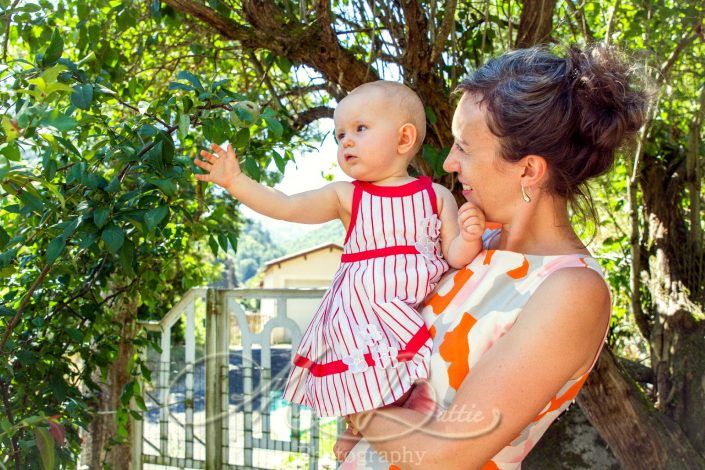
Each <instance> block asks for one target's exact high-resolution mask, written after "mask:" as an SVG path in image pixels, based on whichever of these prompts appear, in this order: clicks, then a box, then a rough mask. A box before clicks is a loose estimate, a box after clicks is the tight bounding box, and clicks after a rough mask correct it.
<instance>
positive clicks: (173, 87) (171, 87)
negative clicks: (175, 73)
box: [167, 82, 194, 91]
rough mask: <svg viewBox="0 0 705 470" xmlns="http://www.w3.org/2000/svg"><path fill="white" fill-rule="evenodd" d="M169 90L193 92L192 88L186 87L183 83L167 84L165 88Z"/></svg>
mask: <svg viewBox="0 0 705 470" xmlns="http://www.w3.org/2000/svg"><path fill="white" fill-rule="evenodd" d="M167 88H168V89H169V90H184V91H193V90H194V88H193V87H192V86H191V85H186V84H185V83H179V82H169V86H168V87H167Z"/></svg>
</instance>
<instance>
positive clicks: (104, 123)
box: [0, 1, 301, 469]
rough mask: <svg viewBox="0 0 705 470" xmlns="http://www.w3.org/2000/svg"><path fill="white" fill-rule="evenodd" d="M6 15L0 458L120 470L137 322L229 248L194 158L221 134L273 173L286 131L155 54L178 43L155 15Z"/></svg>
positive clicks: (21, 7)
mask: <svg viewBox="0 0 705 470" xmlns="http://www.w3.org/2000/svg"><path fill="white" fill-rule="evenodd" d="M2 6H3V15H4V21H2V22H1V24H2V26H1V27H2V30H1V33H2V37H3V38H4V42H3V44H4V48H3V59H4V64H3V67H2V70H0V94H1V96H2V117H1V118H0V119H1V120H2V128H1V129H2V130H1V133H0V154H1V155H2V157H0V185H1V186H2V191H0V196H2V198H1V199H0V209H1V210H0V272H1V273H2V276H1V278H2V283H1V284H0V296H1V297H0V298H1V299H2V301H1V304H0V332H1V333H0V358H1V359H0V403H1V405H0V456H1V457H0V458H1V460H0V462H1V463H2V467H5V466H14V468H16V469H19V468H28V467H29V468H36V467H39V466H40V465H41V466H43V467H44V468H53V466H54V464H55V463H57V460H58V462H61V463H62V465H66V466H68V465H71V464H72V463H74V462H75V460H76V457H77V455H78V452H79V451H80V450H81V448H82V447H83V448H84V449H90V450H92V452H90V453H89V454H87V455H86V459H87V463H89V464H90V465H91V467H92V468H98V467H101V466H102V463H103V462H105V463H106V464H108V465H111V466H113V467H121V466H123V465H124V462H125V461H126V460H125V446H124V445H122V446H121V444H124V443H125V442H126V439H127V437H128V435H129V417H130V415H131V412H130V406H131V402H133V401H134V404H135V405H136V406H138V407H141V408H144V403H143V402H142V399H141V394H140V390H141V387H142V384H143V382H144V381H145V380H149V370H148V368H147V367H146V366H145V364H144V363H143V362H142V360H141V359H140V354H139V353H140V352H141V351H142V350H143V349H144V348H145V347H146V345H147V344H148V343H149V342H150V340H149V338H148V337H147V334H146V332H145V331H144V330H143V329H141V328H139V327H137V324H136V322H137V320H140V319H150V318H152V319H154V318H160V317H161V316H162V315H163V314H164V313H165V312H167V311H168V310H169V308H170V307H171V306H172V305H174V303H175V302H176V301H177V300H178V298H179V296H180V295H181V294H183V293H184V292H185V291H186V290H187V289H189V288H190V287H192V286H195V285H202V284H203V283H204V282H206V281H208V280H211V279H214V278H215V277H216V276H217V274H218V273H217V271H218V267H217V266H210V265H208V264H203V263H201V262H200V259H201V258H202V256H201V254H200V252H201V251H202V250H203V249H204V248H205V247H208V248H209V249H210V250H211V251H212V252H213V254H214V255H217V253H218V252H219V251H220V250H223V251H226V250H228V249H229V247H232V248H234V247H235V246H236V244H237V234H238V231H239V227H240V218H239V216H238V214H237V210H236V204H235V203H234V201H232V199H230V200H228V199H223V198H221V197H219V196H218V195H215V196H216V197H218V203H217V204H214V201H215V197H214V195H213V194H211V193H210V192H207V191H205V185H204V184H202V183H199V184H195V183H194V181H195V179H194V178H193V171H194V168H195V167H194V166H193V164H192V161H191V159H192V156H193V155H195V153H196V151H197V149H199V148H203V146H204V145H205V141H206V140H208V141H222V140H225V139H226V138H228V139H230V140H231V142H232V143H233V145H234V146H235V147H236V148H238V150H239V151H241V152H243V153H245V154H246V155H247V158H246V160H245V168H246V169H247V171H248V172H249V173H250V174H251V175H252V176H254V177H256V178H262V179H264V180H266V181H270V182H271V181H276V178H277V177H278V172H269V171H267V170H266V165H267V164H268V163H269V161H270V160H271V159H272V158H273V152H275V150H274V149H275V147H276V146H277V145H278V144H279V143H286V142H288V141H289V139H290V138H291V137H292V136H293V134H292V132H291V129H290V128H289V127H286V128H285V127H283V126H282V124H281V123H280V121H279V119H278V117H277V116H278V115H277V112H276V111H275V110H273V109H271V108H269V107H267V108H264V109H262V110H260V109H259V107H258V106H256V105H255V104H254V103H253V102H252V101H251V100H252V99H255V101H257V99H256V96H255V95H251V96H247V95H245V94H243V93H241V92H240V91H247V87H246V86H243V85H242V83H244V82H236V83H235V84H234V85H233V84H230V85H229V84H228V81H227V80H209V81H208V82H201V80H200V79H199V78H198V77H197V76H196V75H194V74H193V73H191V72H189V70H188V68H189V67H187V66H185V65H184V64H180V63H179V61H178V60H176V61H173V60H171V58H170V57H168V54H162V53H161V52H158V51H157V50H158V49H160V47H163V46H164V45H163V44H161V43H160V42H159V41H160V39H159V34H160V33H161V34H164V35H169V34H173V32H171V31H169V28H171V27H172V26H173V25H171V24H170V22H169V21H168V20H167V19H164V21H163V23H162V22H161V21H159V23H160V24H161V26H159V27H157V28H155V27H154V23H155V22H157V21H158V20H157V18H160V10H159V5H156V7H155V8H152V9H146V10H145V9H144V8H143V5H142V4H138V3H129V2H127V3H121V4H118V5H115V4H113V3H109V2H107V1H105V2H94V3H93V4H92V5H88V4H87V3H85V2H61V1H52V2H49V1H40V2H39V3H27V2H23V3H21V4H20V2H18V1H14V2H13V3H12V4H8V2H4V3H3V4H2ZM160 30H161V31H160ZM137 43H139V44H140V47H139V48H137V49H136V50H133V49H132V48H131V47H130V45H131V44H137ZM167 52H168V51H167ZM216 52H217V51H216ZM153 57H156V58H158V61H154V60H152V58H153ZM191 59H192V60H194V62H195V63H196V64H198V65H199V67H206V66H208V67H212V68H211V70H213V69H214V68H215V66H216V63H217V61H214V62H212V63H210V65H208V64H207V62H206V61H204V58H203V57H202V56H200V55H194V56H193V57H192V58H191ZM162 61H165V62H162ZM166 67H174V69H169V70H168V71H166V72H165V70H167V69H166ZM298 140H299V141H300V140H301V139H300V138H299V139H298ZM289 155H290V153H287V152H282V154H281V155H279V154H274V159H275V160H276V163H277V164H278V165H279V167H282V166H283V164H284V161H285V159H286V158H288V156H289ZM98 412H103V413H102V414H99V413H98ZM89 427H90V428H91V432H89V433H86V435H85V437H86V438H87V439H88V440H89V441H90V442H88V441H84V442H81V441H80V438H79V429H85V430H87V429H88V428H89Z"/></svg>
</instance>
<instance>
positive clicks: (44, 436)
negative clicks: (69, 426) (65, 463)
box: [34, 426, 56, 470]
mask: <svg viewBox="0 0 705 470" xmlns="http://www.w3.org/2000/svg"><path fill="white" fill-rule="evenodd" d="M34 438H35V440H36V444H37V449H38V450H39V455H40V457H41V460H42V468H43V469H44V470H54V466H55V464H56V449H55V448H54V439H52V438H51V435H50V434H49V431H47V430H46V429H44V428H42V427H39V426H37V427H36V428H34Z"/></svg>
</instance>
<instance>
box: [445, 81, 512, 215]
mask: <svg viewBox="0 0 705 470" xmlns="http://www.w3.org/2000/svg"><path fill="white" fill-rule="evenodd" d="M453 139H454V142H453V146H452V148H451V150H450V152H449V153H448V156H447V157H446V159H445V162H444V163H443V169H444V170H445V171H447V172H448V173H453V172H455V173H457V174H458V180H459V181H460V183H462V185H463V196H464V197H465V199H467V200H468V201H469V202H471V203H473V204H474V205H476V206H477V207H479V208H480V209H482V210H483V211H484V212H485V217H486V218H487V220H489V221H492V222H500V223H508V222H509V221H510V220H511V215H512V214H513V213H514V209H515V207H516V206H517V202H518V201H520V200H521V186H520V176H521V172H522V171H523V170H522V169H521V168H520V167H519V165H516V164H512V163H509V162H507V161H505V160H504V159H502V158H501V157H500V156H499V152H500V145H499V140H498V138H497V137H496V136H495V135H494V134H492V132H490V130H489V129H488V128H487V121H486V112H485V109H484V108H481V107H480V106H479V105H478V104H477V103H476V98H475V97H474V96H473V95H471V94H468V93H465V94H464V95H463V97H462V98H461V99H460V103H458V107H457V108H456V109H455V114H454V115H453Z"/></svg>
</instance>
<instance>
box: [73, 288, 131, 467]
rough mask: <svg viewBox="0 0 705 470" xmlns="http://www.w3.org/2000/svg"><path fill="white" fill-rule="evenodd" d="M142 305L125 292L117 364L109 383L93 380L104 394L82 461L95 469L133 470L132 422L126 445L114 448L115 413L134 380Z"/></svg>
mask: <svg viewBox="0 0 705 470" xmlns="http://www.w3.org/2000/svg"><path fill="white" fill-rule="evenodd" d="M138 303H139V302H138V296H137V295H131V294H129V293H128V292H123V293H122V294H120V298H119V299H118V300H117V301H116V302H115V305H113V307H112V308H113V310H114V311H115V321H116V322H117V323H119V324H120V325H122V331H121V334H120V337H121V340H120V341H119V343H118V344H117V351H116V357H115V361H114V362H113V363H112V364H111V365H110V367H109V369H108V374H107V376H106V377H105V379H103V378H102V377H100V375H99V374H96V376H95V377H93V380H94V381H95V383H97V384H99V385H100V387H101V393H100V396H99V397H98V403H97V410H98V414H96V417H95V419H94V420H93V421H92V422H91V425H90V427H89V431H88V433H86V434H85V436H84V442H83V449H84V455H83V458H82V460H83V461H84V462H85V463H86V464H88V465H89V468H91V469H100V468H103V463H105V464H107V465H109V466H110V468H112V469H115V470H117V469H119V470H129V469H130V468H132V461H131V458H132V456H131V451H130V449H131V441H130V438H131V436H132V429H131V422H130V420H129V419H128V421H127V431H128V435H127V437H126V442H125V443H124V444H112V442H111V441H112V440H115V439H118V435H117V429H118V426H117V420H116V414H115V411H116V410H117V409H118V407H119V406H120V395H121V394H122V390H123V388H124V387H125V385H126V384H127V383H128V382H129V381H130V380H131V379H132V377H131V375H130V370H129V369H128V365H129V362H130V359H132V355H133V353H134V347H133V344H132V340H133V339H134V336H135V329H136V323H135V318H136V314H137V307H138Z"/></svg>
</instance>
